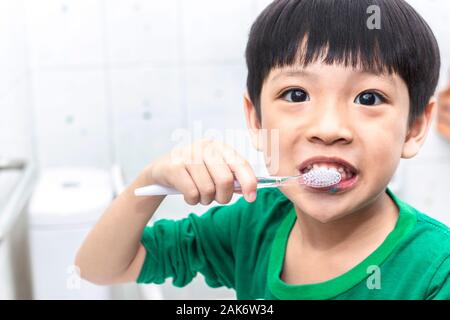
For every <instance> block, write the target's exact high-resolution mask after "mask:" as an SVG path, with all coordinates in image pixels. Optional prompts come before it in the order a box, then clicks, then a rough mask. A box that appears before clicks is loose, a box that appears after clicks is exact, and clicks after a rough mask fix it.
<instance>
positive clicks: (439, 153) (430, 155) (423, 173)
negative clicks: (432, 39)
mask: <svg viewBox="0 0 450 320" xmlns="http://www.w3.org/2000/svg"><path fill="white" fill-rule="evenodd" d="M408 2H409V3H410V4H411V5H412V6H413V7H414V8H415V9H416V10H417V11H418V12H419V13H420V14H421V15H422V16H423V17H424V18H425V20H426V21H427V22H428V23H429V25H430V27H431V29H432V30H433V32H434V34H435V36H436V38H437V40H438V42H439V46H440V49H441V56H442V68H441V78H440V82H439V88H438V91H440V90H442V89H443V88H444V87H447V86H448V85H449V84H450V79H449V76H450V42H449V39H450V24H449V23H448V20H449V13H450V2H449V1H445V0H426V1H425V0H409V1H408ZM435 124H436V122H435V121H434V122H433V127H432V128H431V130H430V133H429V135H428V137H427V140H426V142H425V144H424V146H423V148H422V150H421V151H420V152H419V154H418V155H417V156H416V157H415V158H413V159H409V160H404V161H403V164H404V169H405V170H404V181H403V187H402V196H403V199H404V200H406V201H407V202H408V203H410V204H411V205H413V206H414V207H416V208H417V209H419V210H421V211H423V212H425V213H427V214H429V215H431V216H432V217H435V218H437V219H438V220H440V221H442V222H444V223H446V224H447V225H450V209H449V208H450V197H449V194H450V141H448V140H446V139H444V138H443V137H441V136H440V135H439V134H438V133H437V130H436V129H435Z"/></svg>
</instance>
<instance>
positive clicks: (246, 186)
mask: <svg viewBox="0 0 450 320" xmlns="http://www.w3.org/2000/svg"><path fill="white" fill-rule="evenodd" d="M224 158H225V161H226V162H227V164H228V165H229V167H230V169H231V171H232V172H233V173H234V175H235V177H236V179H237V180H238V181H239V183H240V185H241V188H242V193H243V194H244V197H245V199H246V200H247V201H248V202H253V201H254V200H255V199H256V185H257V181H256V176H255V174H254V172H253V169H252V167H251V166H250V164H249V163H248V162H247V160H245V159H244V158H243V157H241V156H239V155H238V154H237V153H234V154H230V153H224Z"/></svg>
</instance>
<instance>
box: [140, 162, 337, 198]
mask: <svg viewBox="0 0 450 320" xmlns="http://www.w3.org/2000/svg"><path fill="white" fill-rule="evenodd" d="M341 179H342V177H341V174H340V173H339V172H338V171H337V170H335V169H333V168H331V169H327V168H317V169H313V170H311V171H309V172H307V173H305V174H300V175H296V176H286V177H277V176H269V177H258V178H257V183H258V184H257V187H256V188H257V189H260V188H273V187H279V186H282V185H285V184H287V183H290V182H297V181H298V183H300V184H304V185H307V186H309V187H312V188H326V187H333V186H335V185H337V184H338V183H339V182H340V181H341ZM240 190H241V185H240V183H239V182H238V181H236V180H235V181H234V191H240ZM134 194H135V195H136V196H157V195H171V194H181V192H180V191H178V190H177V189H175V188H171V187H166V186H163V185H159V184H152V185H149V186H145V187H140V188H137V189H135V190H134Z"/></svg>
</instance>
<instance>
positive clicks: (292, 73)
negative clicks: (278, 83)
mask: <svg viewBox="0 0 450 320" xmlns="http://www.w3.org/2000/svg"><path fill="white" fill-rule="evenodd" d="M281 77H312V78H315V77H316V76H315V75H314V74H313V73H310V72H308V71H305V70H301V69H293V70H288V71H282V72H280V73H278V74H275V75H274V76H273V77H272V79H271V81H275V80H277V79H278V78H281Z"/></svg>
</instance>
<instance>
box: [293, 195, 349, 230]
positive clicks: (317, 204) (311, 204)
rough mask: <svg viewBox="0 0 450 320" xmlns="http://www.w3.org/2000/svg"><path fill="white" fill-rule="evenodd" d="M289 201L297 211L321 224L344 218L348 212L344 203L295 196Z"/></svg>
mask: <svg viewBox="0 0 450 320" xmlns="http://www.w3.org/2000/svg"><path fill="white" fill-rule="evenodd" d="M291 201H292V202H293V204H294V205H295V206H296V208H297V211H300V213H302V214H305V215H307V216H309V217H311V218H313V219H314V220H316V221H318V222H321V223H329V222H333V221H336V220H339V219H340V218H342V217H344V216H346V215H347V214H348V213H349V211H350V210H347V209H349V208H347V207H346V204H345V203H342V202H340V203H339V202H338V201H336V200H334V201H316V200H315V199H311V198H310V199H308V197H305V196H303V197H302V196H301V195H300V196H297V197H294V199H292V198H291Z"/></svg>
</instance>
